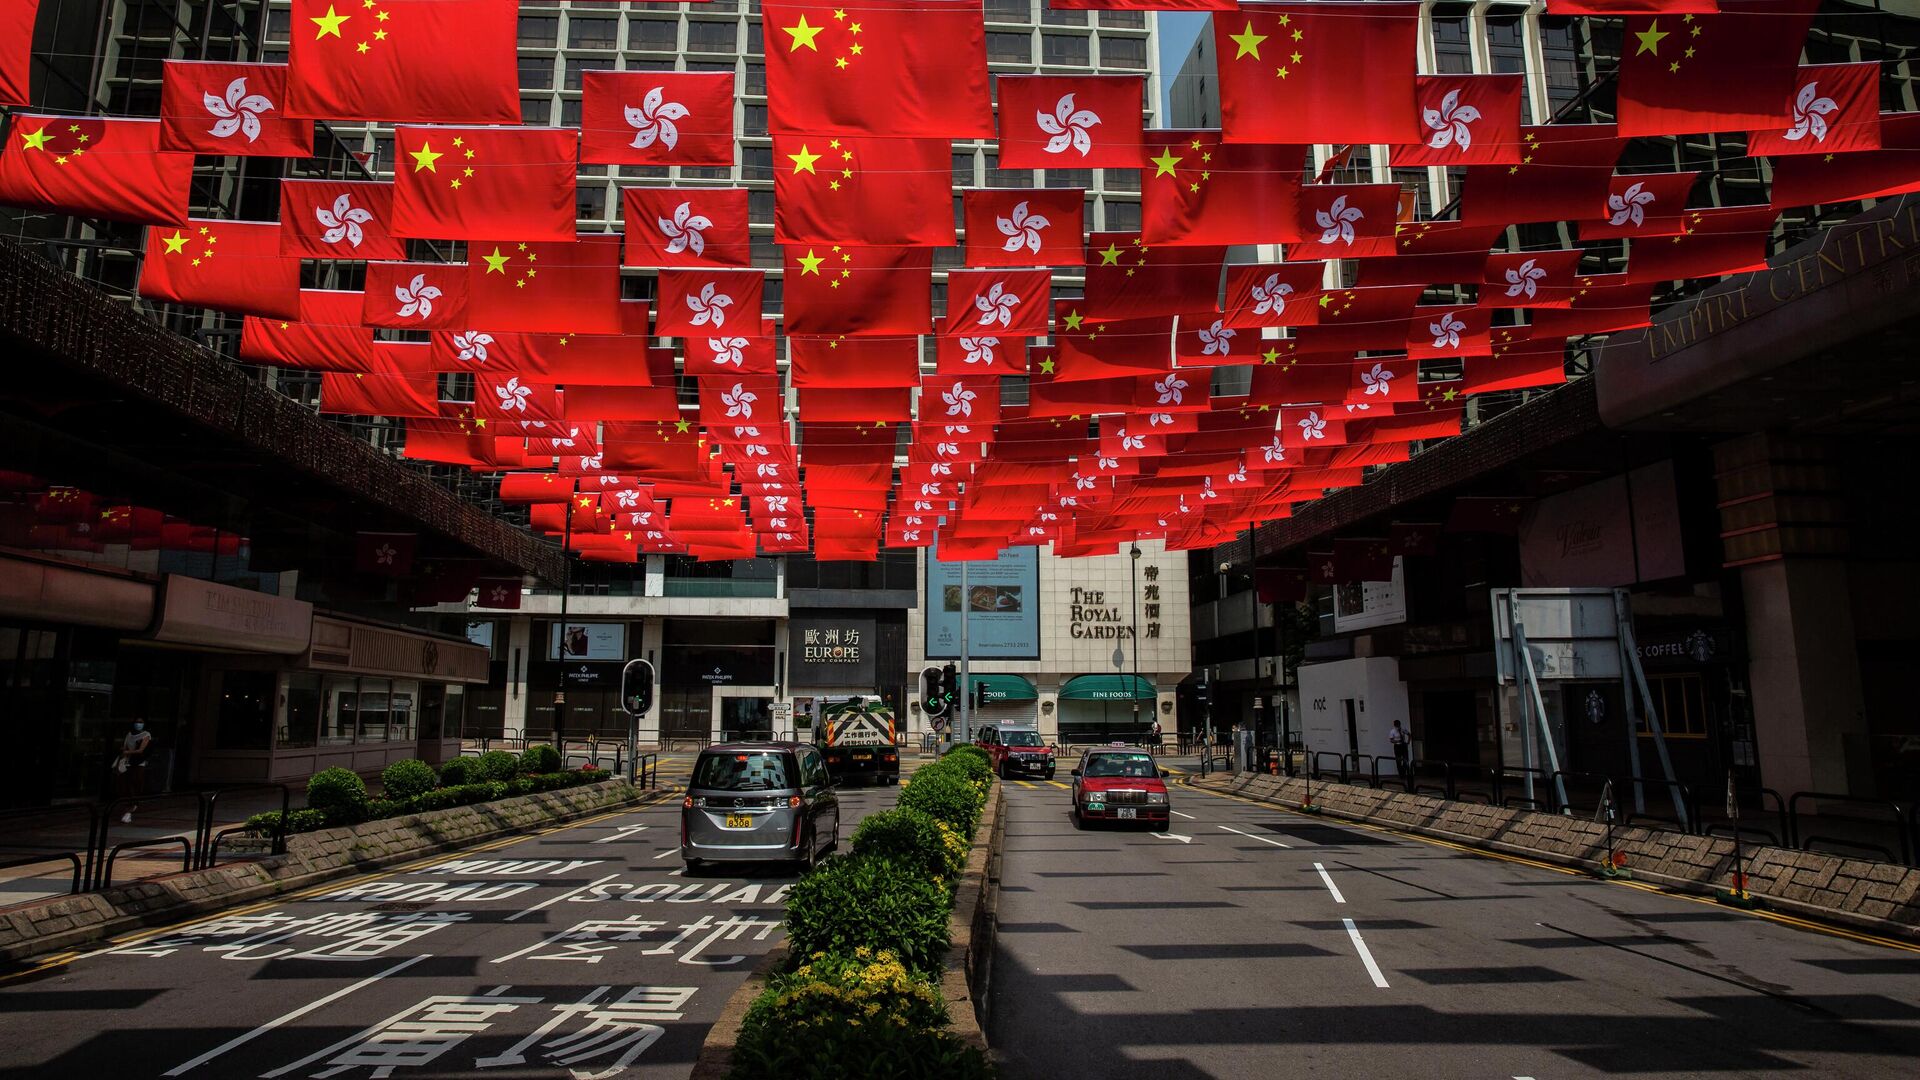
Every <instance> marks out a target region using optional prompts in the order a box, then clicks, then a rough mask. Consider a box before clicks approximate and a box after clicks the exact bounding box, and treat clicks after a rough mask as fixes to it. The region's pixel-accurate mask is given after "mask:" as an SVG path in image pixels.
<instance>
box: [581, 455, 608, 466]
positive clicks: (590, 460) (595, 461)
mask: <svg viewBox="0 0 1920 1080" xmlns="http://www.w3.org/2000/svg"><path fill="white" fill-rule="evenodd" d="M605 456H606V455H604V454H594V455H592V456H590V457H583V458H581V459H580V467H581V468H583V469H598V468H600V459H601V458H603V457H605Z"/></svg>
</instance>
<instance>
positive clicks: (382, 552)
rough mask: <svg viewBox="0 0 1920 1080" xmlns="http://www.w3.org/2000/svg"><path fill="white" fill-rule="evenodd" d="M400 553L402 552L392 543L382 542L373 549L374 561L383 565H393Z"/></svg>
mask: <svg viewBox="0 0 1920 1080" xmlns="http://www.w3.org/2000/svg"><path fill="white" fill-rule="evenodd" d="M399 554H400V552H399V551H398V550H397V549H396V548H394V546H393V545H392V544H381V545H380V546H379V547H377V548H374V549H373V561H374V562H376V563H379V564H380V565H381V566H392V565H393V560H394V558H395V557H396V556H398V555H399Z"/></svg>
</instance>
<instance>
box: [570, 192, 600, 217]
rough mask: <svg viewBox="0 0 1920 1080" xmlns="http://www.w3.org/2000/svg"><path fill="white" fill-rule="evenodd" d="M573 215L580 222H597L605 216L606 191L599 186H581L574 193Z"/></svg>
mask: <svg viewBox="0 0 1920 1080" xmlns="http://www.w3.org/2000/svg"><path fill="white" fill-rule="evenodd" d="M573 206H574V214H573V216H574V217H576V218H579V219H580V220H581V221H599V220H600V219H601V218H603V217H605V216H607V191H606V189H605V188H603V187H600V186H599V185H597V184H595V185H584V184H583V185H581V186H580V187H579V188H577V189H576V190H575V191H574V196H573Z"/></svg>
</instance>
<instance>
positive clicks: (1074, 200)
mask: <svg viewBox="0 0 1920 1080" xmlns="http://www.w3.org/2000/svg"><path fill="white" fill-rule="evenodd" d="M961 204H962V206H963V207H964V209H965V218H966V222H967V265H968V266H1079V265H1080V263H1081V262H1082V261H1084V260H1085V258H1086V251H1085V249H1084V248H1083V247H1082V246H1081V243H1080V236H1081V232H1082V229H1081V222H1082V219H1083V218H1084V217H1085V213H1086V192H1085V191H1082V190H1080V189H1078V188H1049V189H1041V188H1017V189H1006V190H1001V189H987V188H973V189H970V190H968V191H966V192H964V193H963V194H962V195H961Z"/></svg>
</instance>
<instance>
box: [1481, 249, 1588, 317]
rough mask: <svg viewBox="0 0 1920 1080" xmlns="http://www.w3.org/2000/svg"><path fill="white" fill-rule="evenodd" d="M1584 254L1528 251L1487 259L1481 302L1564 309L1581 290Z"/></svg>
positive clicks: (1510, 306) (1497, 305)
mask: <svg viewBox="0 0 1920 1080" xmlns="http://www.w3.org/2000/svg"><path fill="white" fill-rule="evenodd" d="M1584 254H1585V252H1582V251H1527V252H1518V253H1514V254H1506V255H1494V256H1491V257H1490V258H1488V259H1487V269H1486V279H1485V281H1484V282H1482V284H1481V286H1480V303H1481V305H1482V306H1483V307H1488V308H1496V307H1505V308H1563V307H1566V306H1568V305H1569V304H1571V303H1573V295H1574V292H1575V290H1576V289H1577V288H1578V286H1577V284H1576V283H1577V282H1578V280H1579V276H1580V257H1581V256H1582V255H1584Z"/></svg>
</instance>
